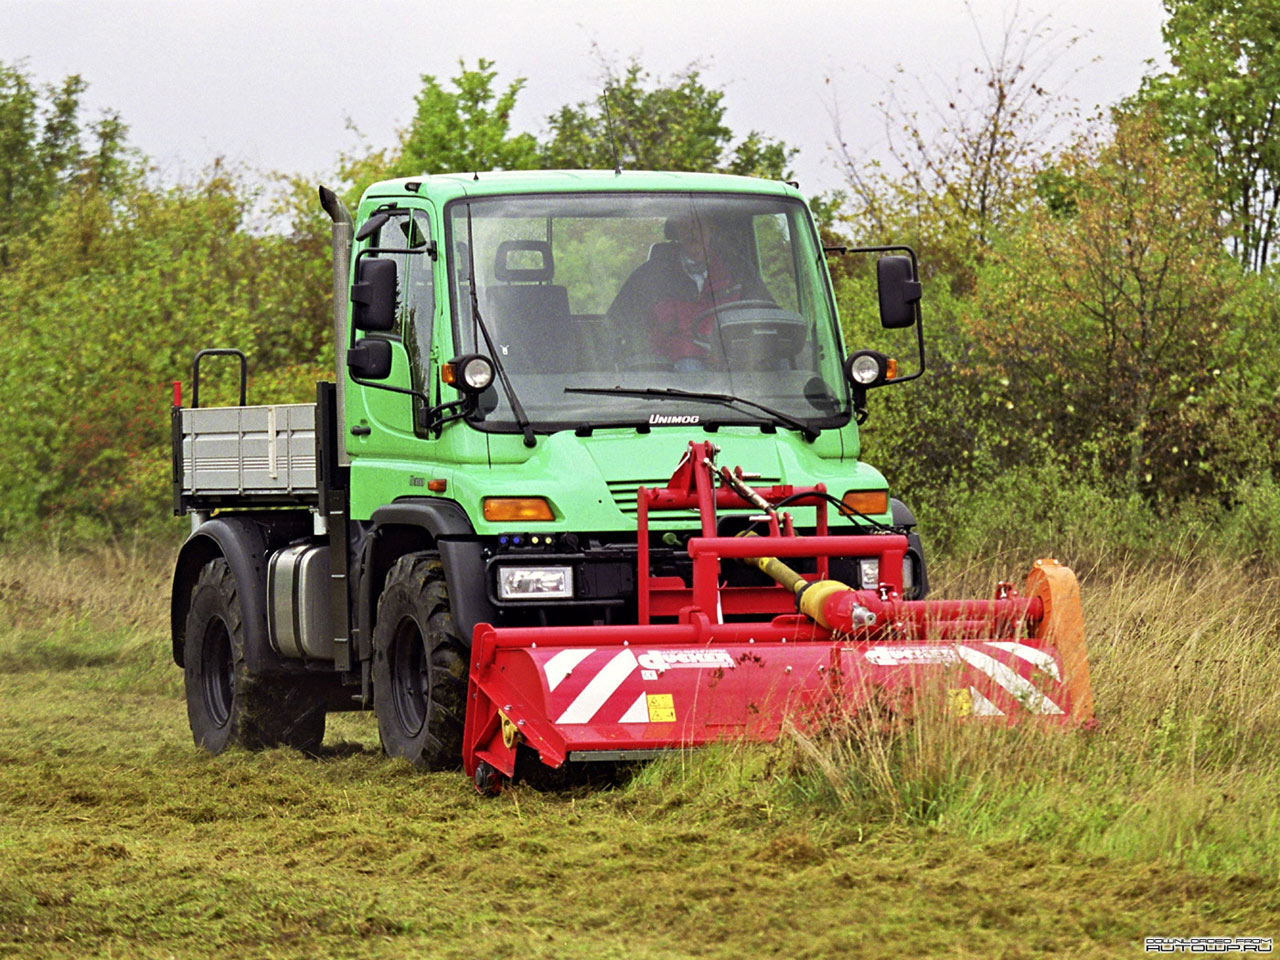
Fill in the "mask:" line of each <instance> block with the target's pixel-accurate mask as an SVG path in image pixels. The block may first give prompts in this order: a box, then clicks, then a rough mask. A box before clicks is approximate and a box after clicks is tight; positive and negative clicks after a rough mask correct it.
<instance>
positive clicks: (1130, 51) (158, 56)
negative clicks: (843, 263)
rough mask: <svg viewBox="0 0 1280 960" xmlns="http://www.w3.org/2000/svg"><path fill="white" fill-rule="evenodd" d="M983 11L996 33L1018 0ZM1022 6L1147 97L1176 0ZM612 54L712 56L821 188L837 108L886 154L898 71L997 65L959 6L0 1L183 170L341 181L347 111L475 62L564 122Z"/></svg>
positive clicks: (364, 113) (14, 29)
mask: <svg viewBox="0 0 1280 960" xmlns="http://www.w3.org/2000/svg"><path fill="white" fill-rule="evenodd" d="M973 9H974V19H976V20H977V22H978V24H979V26H980V28H981V32H982V35H983V36H984V37H985V38H986V40H987V42H988V43H989V44H995V43H997V42H998V39H999V35H1000V34H1001V32H1002V24H1003V23H1004V22H1005V21H1006V20H1007V19H1008V17H1009V14H1010V12H1011V11H1012V9H1013V4H1012V3H1006V2H1003V0H974V3H973ZM1022 10H1023V14H1024V22H1028V23H1030V22H1034V21H1036V20H1037V19H1039V14H1041V13H1044V12H1046V11H1050V10H1051V21H1050V22H1051V23H1052V24H1053V25H1054V27H1055V29H1057V30H1058V31H1059V33H1060V35H1061V36H1062V37H1069V36H1073V35H1081V37H1082V38H1081V40H1080V42H1079V43H1078V44H1077V45H1076V46H1075V47H1074V48H1072V49H1071V50H1070V51H1069V52H1068V53H1067V55H1066V56H1065V57H1064V58H1063V60H1062V70H1061V71H1059V77H1061V75H1062V74H1063V73H1065V72H1069V71H1070V70H1073V69H1074V70H1075V71H1076V72H1075V73H1074V76H1073V77H1072V78H1071V79H1070V82H1069V85H1068V86H1067V90H1068V92H1070V93H1071V94H1072V95H1074V96H1075V97H1076V98H1077V99H1078V100H1079V101H1080V102H1081V105H1082V106H1083V107H1085V108H1086V109H1088V108H1091V107H1093V106H1095V105H1102V106H1105V105H1108V104H1111V103H1113V102H1115V101H1116V100H1117V99H1119V98H1120V97H1123V96H1125V95H1126V94H1129V93H1131V92H1133V90H1134V89H1136V87H1137V84H1138V81H1139V78H1140V77H1141V76H1142V74H1143V73H1144V72H1145V71H1146V70H1147V69H1148V68H1147V66H1146V63H1145V61H1147V60H1149V59H1153V58H1154V59H1155V60H1157V61H1161V59H1162V45H1161V41H1160V24H1161V19H1162V10H1161V6H1160V2H1159V0H1059V2H1057V3H1054V4H1048V3H1040V4H1039V5H1038V6H1036V5H1034V4H1031V3H1028V2H1025V0H1024V2H1023V4H1022ZM1028 11H1029V12H1030V16H1025V15H1026V14H1027V13H1028ZM597 50H598V51H599V52H600V53H602V54H603V55H604V56H605V57H606V58H608V59H610V60H612V61H613V62H615V63H618V64H621V63H624V62H625V61H626V60H627V59H628V58H630V57H632V56H636V57H638V58H639V59H640V61H641V62H642V63H643V64H644V66H645V67H646V68H647V69H649V70H650V71H651V72H653V73H654V74H656V75H658V76H661V77H666V76H669V75H670V74H672V73H673V72H675V71H677V70H680V69H683V68H684V67H686V66H687V65H688V64H690V63H691V62H694V61H698V62H700V63H701V64H702V66H703V74H704V78H705V80H706V81H707V83H708V84H709V85H711V86H713V87H717V88H722V89H724V90H725V104H726V106H727V108H728V112H727V118H726V119H727V121H728V123H729V126H730V127H731V128H732V129H733V130H734V131H735V133H737V134H744V133H746V132H747V131H748V130H751V129H757V130H760V131H761V132H763V133H765V134H767V135H770V136H773V137H778V138H781V139H782V140H785V141H786V142H788V143H790V144H792V145H794V146H798V147H800V148H801V152H800V155H799V157H798V158H797V159H796V161H795V164H794V166H795V169H796V173H797V175H798V176H799V177H800V179H801V181H802V186H803V187H804V189H805V191H806V192H810V193H816V192H818V191H819V190H821V189H828V188H833V187H838V186H839V185H840V182H841V178H840V174H839V172H838V170H837V169H836V168H835V166H834V165H833V162H832V154H831V152H830V146H831V144H832V142H833V141H834V139H835V137H834V133H833V125H832V119H831V114H832V110H833V108H834V107H835V105H837V104H838V108H839V113H840V116H841V119H842V127H843V132H844V136H845V139H846V140H847V141H850V142H851V143H852V144H853V145H854V146H855V148H857V149H865V150H867V151H869V152H871V153H872V154H874V153H875V152H876V151H877V150H880V149H882V148H883V142H884V134H883V130H882V127H881V124H880V122H879V121H878V120H877V119H876V116H875V113H874V111H873V109H872V105H873V104H874V103H875V101H876V100H877V99H878V98H879V97H880V96H881V94H882V92H883V90H884V89H885V85H886V83H887V82H888V81H889V79H890V78H892V77H894V76H895V75H898V74H897V67H898V66H901V67H902V68H903V70H904V71H905V73H904V74H903V75H902V76H903V77H904V78H906V79H907V80H908V81H913V80H915V79H916V78H920V79H922V80H924V81H925V82H926V83H934V82H937V83H939V84H941V83H944V82H946V81H949V80H951V79H953V78H955V77H956V76H957V75H959V74H961V73H962V72H964V71H966V70H971V69H972V67H973V65H974V64H975V62H977V61H978V60H979V59H980V57H981V51H980V49H979V45H978V31H977V30H975V28H974V24H973V21H972V20H971V17H970V14H969V12H968V10H967V9H966V6H965V5H964V3H962V2H961V0H914V2H911V3H890V2H885V0H876V2H870V0H847V2H836V0H812V2H809V0H785V2H777V0H775V2H762V0H732V2H729V0H718V2H696V0H682V2H681V0H644V2H633V0H595V2H591V3H581V2H575V3H570V2H563V0H538V2H533V0H487V2H486V0H455V2H437V0H431V2H428V0H416V2H414V0H359V2H354V0H353V2H338V0H327V2H321V0H311V2H304V0H289V2H283V0H280V2H273V0H199V2H191V0H182V2H179V0H0V61H4V62H6V63H9V64H12V63H14V62H16V61H19V60H24V59H25V61H26V64H27V69H28V70H29V71H30V72H31V73H32V74H34V75H35V77H36V78H37V79H38V80H41V81H44V82H54V81H57V80H59V79H60V78H62V77H63V76H65V75H67V74H69V73H79V74H81V75H82V76H83V77H84V78H85V80H87V81H88V82H89V85H90V86H89V91H88V93H87V94H86V97H85V101H86V104H87V105H88V106H89V107H90V108H91V112H92V113H93V114H96V112H97V111H98V110H99V109H102V108H108V107H109V108H112V109H115V110H118V111H119V112H120V113H121V115H122V117H123V119H124V121H125V122H126V123H127V124H128V125H129V127H130V129H131V133H132V142H133V144H134V145H135V146H137V147H140V148H141V149H142V150H143V151H144V152H146V153H147V154H148V155H149V156H150V157H151V158H152V159H153V160H154V161H155V162H156V164H157V165H158V166H159V168H160V169H161V171H162V172H163V173H164V174H165V176H166V178H168V179H173V178H176V177H181V176H183V175H185V174H189V173H193V172H195V171H197V170H199V169H200V168H202V167H203V166H204V165H206V164H207V163H208V162H210V161H211V160H212V159H213V158H215V157H217V156H223V157H226V158H228V159H231V160H234V161H237V162H240V163H242V164H245V165H247V166H249V167H250V168H252V169H255V170H261V171H270V170H281V171H287V172H298V173H303V174H307V175H311V176H316V177H323V176H326V175H330V174H331V173H332V171H333V169H334V167H335V164H336V160H337V157H338V155H339V154H340V153H341V152H343V151H348V152H349V151H352V150H356V149H358V148H359V147H360V140H359V139H358V138H357V136H356V135H355V134H354V133H352V132H351V130H350V129H348V121H350V123H351V124H353V125H354V126H355V127H356V128H357V129H358V130H359V131H360V133H361V134H362V135H363V136H364V138H365V141H367V143H368V144H369V145H371V146H374V147H381V146H389V145H391V144H392V143H393V142H394V138H395V132H396V130H397V129H398V128H400V127H403V126H404V125H405V124H407V122H408V121H409V119H410V117H411V116H412V112H413V97H414V95H415V93H416V92H417V91H418V89H419V87H420V85H421V83H420V77H421V75H422V74H424V73H431V74H435V75H437V76H438V77H440V78H442V79H445V78H448V77H451V76H453V75H454V74H455V73H456V72H457V65H458V60H459V58H463V59H465V60H466V61H467V63H468V64H469V65H470V64H473V63H474V61H475V59H476V58H477V57H481V56H483V57H487V58H489V59H491V60H494V61H496V64H497V68H498V70H499V80H500V82H502V83H503V84H505V83H506V82H508V81H510V80H511V79H514V78H515V77H525V78H526V80H527V85H526V87H525V90H524V92H523V93H522V95H521V97H520V100H519V105H518V108H517V110H516V112H515V114H514V115H513V118H512V119H513V123H514V125H515V126H516V127H517V128H518V129H524V130H528V131H529V132H531V133H534V134H542V133H544V132H545V119H546V117H547V115H548V114H550V113H552V112H553V111H555V110H556V108H558V107H559V106H561V105H562V104H564V103H570V102H577V101H580V100H585V99H590V98H592V97H594V96H595V94H596V92H597V91H598V90H599V87H600V79H601V76H602V66H601V62H600V57H599V54H598V53H597V52H596V51H597ZM1057 85H1059V86H1061V85H1062V81H1061V80H1060V79H1059V81H1058V82H1057Z"/></svg>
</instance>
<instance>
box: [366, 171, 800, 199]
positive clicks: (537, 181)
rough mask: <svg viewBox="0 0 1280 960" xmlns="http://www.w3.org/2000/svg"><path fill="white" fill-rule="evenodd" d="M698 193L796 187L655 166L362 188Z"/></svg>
mask: <svg viewBox="0 0 1280 960" xmlns="http://www.w3.org/2000/svg"><path fill="white" fill-rule="evenodd" d="M597 191H599V192H615V191H636V192H653V193H668V192H677V193H679V192H686V191H687V192H699V193H756V194H765V195H770V196H782V197H796V198H799V197H800V196H801V194H800V191H799V190H797V189H796V188H795V187H794V186H793V185H791V184H789V183H784V182H783V181H781V180H762V179H760V178H758V177H739V176H734V175H732V174H726V173H682V172H675V171H659V170H623V171H622V172H621V173H614V172H613V171H612V170H496V171H491V172H483V171H482V172H480V173H443V174H430V175H427V174H423V175H422V176H420V177H401V178H399V179H396V180H383V181H381V182H379V183H375V184H373V185H372V186H371V187H369V189H368V190H366V191H365V194H364V198H365V199H368V198H371V197H405V196H413V195H414V194H419V195H424V196H428V197H430V198H431V199H432V200H434V201H436V202H439V203H443V202H447V201H449V200H453V199H455V198H458V197H483V196H495V195H501V194H513V193H583V192H597Z"/></svg>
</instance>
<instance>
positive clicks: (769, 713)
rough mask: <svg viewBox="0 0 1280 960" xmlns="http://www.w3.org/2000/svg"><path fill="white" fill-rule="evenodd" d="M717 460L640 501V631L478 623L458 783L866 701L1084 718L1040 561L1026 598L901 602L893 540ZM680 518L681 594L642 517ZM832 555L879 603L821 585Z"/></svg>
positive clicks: (695, 459)
mask: <svg viewBox="0 0 1280 960" xmlns="http://www.w3.org/2000/svg"><path fill="white" fill-rule="evenodd" d="M715 452H716V451H715V448H714V446H713V445H712V444H710V443H691V444H690V445H689V450H688V451H687V452H686V454H685V456H684V457H683V458H682V460H681V461H680V464H679V465H678V467H677V469H676V471H675V473H674V474H673V475H672V478H671V481H670V482H669V483H668V484H667V486H666V487H664V488H660V489H646V488H643V487H642V488H640V490H639V491H638V493H637V558H638V559H637V567H638V569H637V572H636V573H637V583H638V587H639V591H638V605H637V606H638V616H637V622H636V623H634V624H625V625H610V626H575V627H520V628H496V627H493V626H491V625H489V624H479V625H477V627H476V629H475V633H474V636H473V640H472V658H471V671H470V681H469V689H468V697H469V702H468V709H467V719H466V730H465V733H464V743H463V760H464V765H465V767H466V769H467V772H468V773H470V774H472V775H475V774H476V771H477V768H478V767H480V766H481V765H482V764H487V765H488V766H489V767H490V768H491V769H492V771H497V772H498V773H499V774H501V775H502V776H505V777H510V776H512V775H513V774H514V772H515V761H516V753H517V750H518V749H519V748H520V746H521V745H522V744H523V745H525V746H526V747H527V748H528V749H531V750H533V751H534V752H535V753H536V755H537V757H538V759H539V760H541V762H542V763H544V764H546V765H547V766H550V767H559V766H561V765H562V764H564V763H565V762H566V761H578V760H593V759H597V760H599V759H627V758H637V757H643V756H648V755H651V754H652V753H654V752H657V751H661V750H666V749H672V748H680V747H688V746H697V745H700V744H706V743H711V742H715V741H718V740H724V739H730V738H745V739H752V740H771V739H774V738H776V737H777V736H778V735H779V733H780V731H781V730H782V728H783V723H784V722H791V723H792V724H795V725H796V726H798V727H800V728H806V727H813V726H816V725H820V724H822V723H825V722H828V721H829V720H830V719H831V718H832V717H833V716H848V715H849V713H850V712H856V711H857V710H859V709H862V708H865V707H867V705H868V704H869V703H870V702H871V701H875V702H876V703H877V704H881V705H882V704H883V703H885V702H891V703H895V704H898V705H907V704H910V703H911V701H912V698H913V697H914V696H915V695H916V694H917V693H918V691H921V690H924V689H930V688H934V689H937V690H945V691H947V694H946V696H947V700H948V703H947V704H946V706H947V708H948V709H950V710H952V711H953V712H955V713H957V714H960V715H971V716H980V717H989V718H994V719H997V720H999V719H1001V718H1002V719H1003V722H1007V723H1014V722H1016V721H1018V720H1019V719H1021V718H1023V717H1026V716H1039V717H1042V718H1044V719H1047V720H1051V721H1055V722H1071V721H1087V720H1089V719H1090V718H1091V717H1092V699H1091V694H1090V689H1089V678H1088V661H1087V655H1086V651H1085V643H1084V635H1083V624H1082V621H1081V617H1080V604H1079V590H1078V587H1077V585H1076V581H1075V577H1074V575H1072V573H1071V571H1070V570H1068V569H1067V568H1066V567H1063V566H1061V565H1060V564H1058V563H1057V562H1056V561H1052V560H1041V561H1037V563H1036V565H1035V567H1034V568H1033V570H1032V572H1031V575H1030V576H1029V577H1028V587H1027V596H1019V595H1018V594H1017V591H1016V590H1014V589H1013V588H1012V586H1011V585H1010V584H1007V583H1002V584H1001V585H1000V586H999V587H998V588H997V591H996V596H995V597H994V598H992V599H986V600H978V599H972V600H928V601H913V600H903V599H902V592H903V582H902V565H903V558H904V556H905V555H906V551H907V539H906V537H905V536H903V535H902V534H900V533H897V532H892V531H877V532H871V533H863V534H852V535H850V534H842V535H832V534H830V533H829V530H828V524H827V501H828V498H827V492H826V490H825V488H824V487H822V486H821V485H817V486H814V487H792V486H786V485H781V486H771V487H764V488H760V489H758V490H752V489H750V488H748V487H747V486H746V484H745V481H744V480H743V479H742V477H741V473H740V472H738V473H730V472H729V471H728V470H727V469H725V468H718V467H716V466H715V464H714V454H715ZM717 484H718V485H717ZM784 503H785V505H787V506H797V507H812V508H814V510H815V522H814V530H815V533H814V534H813V535H799V534H797V533H796V532H795V524H794V522H793V521H792V518H791V517H790V515H789V514H782V515H779V514H778V512H777V508H778V507H779V505H782V504H784ZM695 507H696V508H697V509H698V511H699V521H700V523H699V526H700V530H701V536H694V537H691V538H690V539H689V540H688V542H687V544H686V550H687V553H688V556H689V558H690V561H691V566H692V575H691V577H690V582H688V583H686V582H685V581H684V580H683V579H682V578H680V577H674V576H654V575H653V573H652V571H651V569H650V554H649V539H650V527H649V513H650V511H652V510H681V509H690V508H695ZM717 508H719V509H735V508H736V509H743V508H746V509H752V508H756V509H762V510H766V511H767V517H768V525H769V534H768V535H766V536H737V537H723V536H717V535H716V531H717V522H716V521H717V518H716V511H717ZM762 522H763V521H762ZM847 556H856V557H863V558H869V557H876V558H878V560H879V571H880V582H879V584H878V585H877V586H876V588H875V589H863V590H855V589H853V588H851V587H848V586H846V585H844V584H841V583H837V582H835V581H831V580H828V579H827V576H828V572H829V564H828V560H829V558H830V557H847ZM781 557H787V558H792V557H799V558H809V559H812V560H813V561H814V563H813V567H814V572H813V573H811V574H797V573H795V571H792V570H790V569H789V568H787V567H786V566H785V565H784V564H782V563H781V561H780V560H778V559H777V558H781ZM762 558H764V559H762ZM726 560H736V561H747V562H752V563H754V564H755V565H757V566H760V567H761V569H764V570H766V572H769V573H770V574H771V575H777V574H776V571H777V570H781V571H783V573H782V574H781V575H780V576H781V579H782V582H786V583H787V584H788V586H783V585H782V582H780V583H777V584H774V585H771V586H725V585H723V583H722V569H721V566H722V563H723V562H724V561H726ZM798 610H800V611H803V613H800V612H797V611H798ZM482 772H483V771H482ZM479 779H480V778H478V782H479ZM486 782H487V783H491V782H492V779H491V778H489V779H487V780H486Z"/></svg>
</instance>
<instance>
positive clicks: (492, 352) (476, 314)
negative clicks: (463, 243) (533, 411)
mask: <svg viewBox="0 0 1280 960" xmlns="http://www.w3.org/2000/svg"><path fill="white" fill-rule="evenodd" d="M467 240H468V241H469V242H468V243H467V267H468V270H469V271H470V273H471V282H470V286H471V316H472V318H473V319H474V320H475V322H476V326H477V327H479V328H480V333H481V334H483V335H484V342H485V345H486V346H487V347H488V348H489V358H490V359H491V360H492V361H493V369H494V371H495V372H496V373H497V374H498V379H499V380H500V381H502V386H503V388H504V389H505V390H506V391H507V399H508V400H510V401H511V412H512V413H513V414H515V418H516V426H518V427H519V428H520V432H521V433H523V434H524V445H525V446H526V447H532V446H534V445H535V444H537V442H538V441H537V440H536V439H535V438H534V436H533V426H532V424H531V423H530V422H529V415H528V414H527V413H525V412H524V404H522V403H521V402H520V398H519V397H517V396H516V391H515V388H514V387H512V386H511V378H510V377H508V376H507V371H506V370H505V369H504V368H503V366H502V361H501V360H499V359H498V351H497V350H496V349H494V346H493V337H491V336H489V328H488V326H486V325H485V322H484V318H483V317H482V316H480V298H479V297H477V296H476V253H475V234H473V233H472V232H471V204H470V203H468V204H467Z"/></svg>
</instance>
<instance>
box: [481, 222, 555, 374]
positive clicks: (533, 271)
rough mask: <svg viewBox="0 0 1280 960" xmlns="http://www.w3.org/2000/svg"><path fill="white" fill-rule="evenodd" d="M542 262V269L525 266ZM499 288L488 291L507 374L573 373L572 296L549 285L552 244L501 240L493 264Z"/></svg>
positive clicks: (488, 317)
mask: <svg viewBox="0 0 1280 960" xmlns="http://www.w3.org/2000/svg"><path fill="white" fill-rule="evenodd" d="M528 260H540V261H541V265H540V266H523V265H518V264H522V263H523V262H525V261H528ZM493 272H494V277H495V279H496V280H497V281H498V283H497V284H495V285H493V286H491V287H489V288H488V290H486V291H485V299H486V304H487V311H486V316H485V319H486V320H487V321H488V322H489V324H490V329H491V332H492V333H493V339H494V345H495V346H496V347H497V349H498V353H499V354H500V358H499V359H500V360H501V362H502V364H503V366H504V367H505V368H506V369H507V371H508V372H509V373H565V372H567V371H569V370H572V369H574V368H575V366H576V364H575V357H576V348H577V344H576V343H575V338H574V336H573V326H572V322H571V320H570V315H569V291H568V289H567V288H565V287H562V286H558V285H556V284H553V283H551V279H552V277H553V276H554V275H555V261H554V260H553V259H552V254H551V244H549V243H547V242H546V241H544V240H503V241H502V242H501V243H499V244H498V253H497V257H496V262H495V263H494V271H493Z"/></svg>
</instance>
